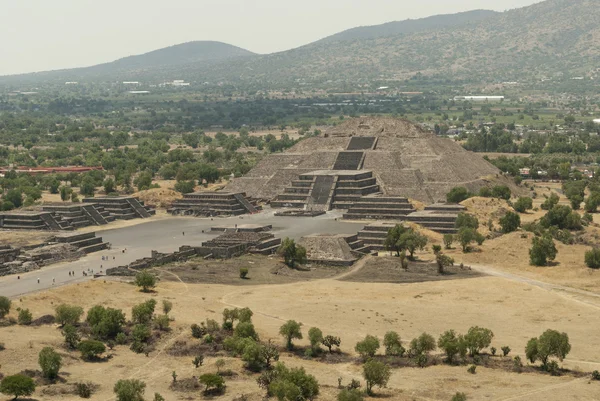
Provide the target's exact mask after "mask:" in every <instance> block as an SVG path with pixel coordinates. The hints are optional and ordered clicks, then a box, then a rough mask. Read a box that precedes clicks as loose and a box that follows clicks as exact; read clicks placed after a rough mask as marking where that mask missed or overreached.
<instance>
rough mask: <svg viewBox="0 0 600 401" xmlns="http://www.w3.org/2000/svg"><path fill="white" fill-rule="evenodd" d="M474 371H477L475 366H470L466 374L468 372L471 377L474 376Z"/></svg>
mask: <svg viewBox="0 0 600 401" xmlns="http://www.w3.org/2000/svg"><path fill="white" fill-rule="evenodd" d="M476 370H477V366H476V365H471V366H469V368H468V369H467V372H469V373H471V374H472V375H474V374H475V371H476Z"/></svg>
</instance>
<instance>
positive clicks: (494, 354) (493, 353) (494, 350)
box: [490, 347, 498, 356]
mask: <svg viewBox="0 0 600 401" xmlns="http://www.w3.org/2000/svg"><path fill="white" fill-rule="evenodd" d="M490 351H491V353H492V356H496V351H498V350H497V349H496V347H492V348H490Z"/></svg>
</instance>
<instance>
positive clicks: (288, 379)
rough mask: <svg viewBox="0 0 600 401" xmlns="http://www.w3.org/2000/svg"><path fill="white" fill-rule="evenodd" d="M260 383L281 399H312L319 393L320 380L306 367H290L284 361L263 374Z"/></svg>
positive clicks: (291, 400) (289, 400) (290, 400)
mask: <svg viewBox="0 0 600 401" xmlns="http://www.w3.org/2000/svg"><path fill="white" fill-rule="evenodd" d="M259 383H261V386H263V387H267V389H268V395H271V396H275V397H277V399H279V400H288V401H294V400H299V399H305V400H312V399H313V398H315V397H316V396H317V395H318V394H319V382H318V381H317V379H315V377H314V376H312V375H309V374H307V373H306V371H305V370H304V368H292V369H288V368H287V367H286V366H285V365H284V364H283V363H279V364H277V366H276V367H275V369H274V370H273V371H271V372H270V374H269V375H267V376H261V378H260V379H259Z"/></svg>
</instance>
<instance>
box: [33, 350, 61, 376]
mask: <svg viewBox="0 0 600 401" xmlns="http://www.w3.org/2000/svg"><path fill="white" fill-rule="evenodd" d="M38 363H39V365H40V368H41V369H42V374H43V375H44V377H45V378H46V379H50V380H54V379H56V378H57V377H58V372H59V371H60V367H61V366H62V357H61V356H60V355H59V354H58V353H57V352H56V351H54V349H53V348H52V347H45V348H43V349H42V350H41V351H40V353H39V355H38Z"/></svg>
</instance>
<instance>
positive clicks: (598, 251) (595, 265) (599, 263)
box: [585, 248, 600, 269]
mask: <svg viewBox="0 0 600 401" xmlns="http://www.w3.org/2000/svg"><path fill="white" fill-rule="evenodd" d="M585 264H586V266H587V267H589V268H590V269H600V248H593V249H590V250H589V251H587V252H586V253H585Z"/></svg>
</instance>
